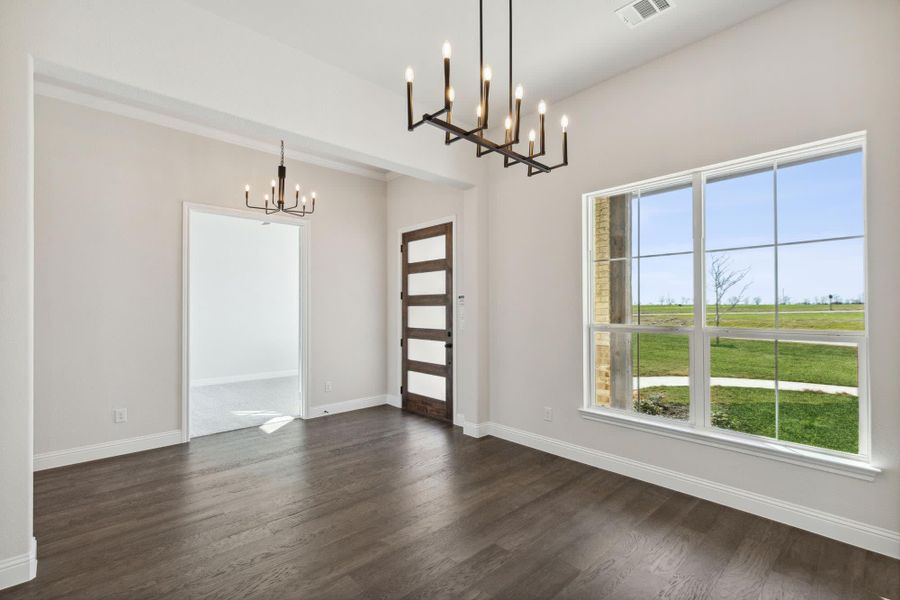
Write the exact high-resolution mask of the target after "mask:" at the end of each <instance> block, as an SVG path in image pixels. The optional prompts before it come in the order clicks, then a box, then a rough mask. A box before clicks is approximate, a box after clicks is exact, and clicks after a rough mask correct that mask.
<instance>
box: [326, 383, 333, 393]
mask: <svg viewBox="0 0 900 600" xmlns="http://www.w3.org/2000/svg"><path fill="white" fill-rule="evenodd" d="M333 389H334V382H332V381H326V382H325V391H326V392H330V391H332V390H333Z"/></svg>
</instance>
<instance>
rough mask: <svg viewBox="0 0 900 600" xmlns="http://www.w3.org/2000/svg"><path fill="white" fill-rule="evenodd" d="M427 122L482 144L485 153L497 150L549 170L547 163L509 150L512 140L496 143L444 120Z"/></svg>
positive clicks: (533, 165) (543, 169)
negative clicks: (485, 150) (470, 133)
mask: <svg viewBox="0 0 900 600" xmlns="http://www.w3.org/2000/svg"><path fill="white" fill-rule="evenodd" d="M427 122H428V124H429V125H432V126H434V127H437V128H438V129H442V130H444V131H449V132H450V133H453V134H455V135H457V136H461V137H464V138H466V139H467V140H469V141H471V142H474V143H475V144H478V145H479V146H484V147H485V148H488V151H487V152H485V154H488V153H489V152H497V153H498V154H502V155H503V156H508V157H510V158H515V159H517V160H518V161H519V162H521V163H524V164H526V165H530V166H532V167H534V168H535V169H537V170H538V171H541V172H548V171H550V167H548V166H547V165H544V164H541V163H539V162H538V161H536V160H533V159H531V158H528V157H527V156H525V155H523V154H519V153H518V152H516V151H514V150H511V149H510V146H512V142H510V143H508V144H497V143H495V142H492V141H491V140H489V139H487V138H485V137H481V136H477V135H469V134H467V132H466V130H465V129H462V128H461V127H458V126H456V125H453V124H451V123H447V122H446V121H443V120H441V119H428V120H427Z"/></svg>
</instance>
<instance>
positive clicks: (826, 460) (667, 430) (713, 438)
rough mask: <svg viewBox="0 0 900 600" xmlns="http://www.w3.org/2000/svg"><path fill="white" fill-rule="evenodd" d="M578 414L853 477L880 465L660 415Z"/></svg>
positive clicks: (868, 474)
mask: <svg viewBox="0 0 900 600" xmlns="http://www.w3.org/2000/svg"><path fill="white" fill-rule="evenodd" d="M579 412H580V413H581V416H582V417H584V418H585V419H588V420H591V421H602V422H604V423H613V424H616V425H621V426H623V427H628V428H629V429H636V430H638V431H644V432H647V433H653V434H656V435H663V436H666V437H671V438H675V439H679V440H685V441H688V442H696V443H698V444H704V445H706V446H714V447H716V448H722V449H725V450H733V451H736V452H740V453H742V454H750V455H752V456H759V457H762V458H769V459H772V460H777V461H780V462H786V463H791V464H794V465H799V466H802V467H810V468H812V469H817V470H819V471H826V472H828V473H834V474H836V475H845V476H847V477H853V478H855V479H862V480H865V481H873V480H874V479H875V477H876V476H877V475H878V474H879V473H881V469H879V468H878V467H875V466H873V465H871V464H870V463H868V462H865V461H862V460H854V459H853V458H850V456H851V455H847V456H846V457H845V456H838V455H836V454H829V453H826V452H823V451H818V450H817V451H811V450H808V449H806V448H805V447H801V446H799V445H794V444H790V443H788V442H784V441H781V440H775V439H769V438H764V437H761V436H753V435H747V434H740V433H738V432H729V433H718V432H717V431H714V430H711V429H700V428H696V427H693V426H691V425H681V424H677V423H675V422H674V421H672V420H671V419H663V418H659V417H656V418H654V417H652V416H648V415H640V416H638V415H635V414H631V413H625V412H619V411H615V412H614V411H612V410H609V409H589V408H582V409H579Z"/></svg>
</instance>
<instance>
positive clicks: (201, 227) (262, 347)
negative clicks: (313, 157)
mask: <svg viewBox="0 0 900 600" xmlns="http://www.w3.org/2000/svg"><path fill="white" fill-rule="evenodd" d="M292 181H293V180H292ZM265 183H266V182H264V181H263V182H262V183H261V184H260V185H259V186H258V187H259V188H260V189H262V187H263V185H264V184H265ZM190 219H191V252H190V263H191V264H190V274H191V275H190V277H191V281H190V295H191V305H190V308H191V315H190V329H191V333H190V339H191V344H190V353H191V358H190V365H191V369H190V371H191V385H202V384H204V383H213V382H216V381H221V380H233V379H234V378H247V379H252V378H264V377H267V376H273V375H272V374H274V373H281V374H287V373H289V372H293V373H294V374H296V373H297V370H298V366H297V365H298V360H299V343H300V341H299V323H300V230H299V228H298V227H297V226H296V225H286V224H282V223H269V224H267V225H263V224H262V222H260V221H255V220H249V219H240V218H236V217H229V216H224V215H215V214H211V213H204V212H192V213H191V217H190Z"/></svg>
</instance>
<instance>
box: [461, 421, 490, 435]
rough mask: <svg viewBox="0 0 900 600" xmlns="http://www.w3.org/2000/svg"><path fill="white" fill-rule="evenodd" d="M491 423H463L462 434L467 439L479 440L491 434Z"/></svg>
mask: <svg viewBox="0 0 900 600" xmlns="http://www.w3.org/2000/svg"><path fill="white" fill-rule="evenodd" d="M490 429H491V423H489V422H488V423H472V422H471V421H463V433H464V434H466V435H467V436H469V437H474V438H481V437H485V436H487V435H490V434H491V431H490Z"/></svg>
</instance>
